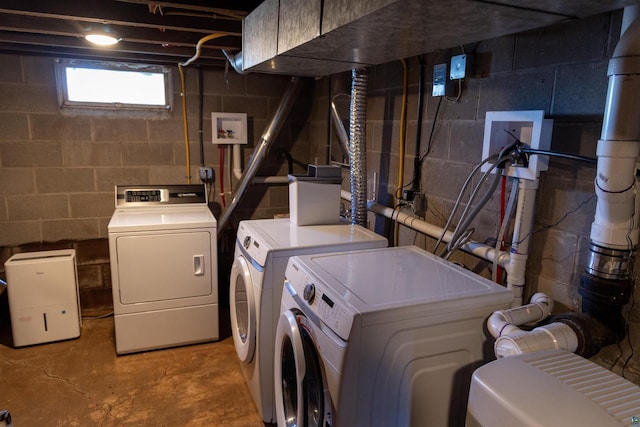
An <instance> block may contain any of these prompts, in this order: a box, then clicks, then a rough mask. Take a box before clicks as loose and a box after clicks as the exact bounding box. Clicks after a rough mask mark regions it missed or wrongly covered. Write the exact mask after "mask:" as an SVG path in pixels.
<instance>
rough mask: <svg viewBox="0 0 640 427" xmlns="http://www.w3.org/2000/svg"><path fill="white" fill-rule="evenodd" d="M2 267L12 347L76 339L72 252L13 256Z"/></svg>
mask: <svg viewBox="0 0 640 427" xmlns="http://www.w3.org/2000/svg"><path fill="white" fill-rule="evenodd" d="M4 267H5V271H6V272H7V291H8V295H7V297H8V299H9V312H10V316H11V331H12V333H13V345H14V346H16V347H22V346H25V345H31V344H40V343H45V342H51V341H60V340H65V339H71V338H78V337H79V336H80V328H81V326H82V319H81V317H80V298H79V294H78V274H77V272H76V251H75V250H73V249H63V250H57V251H43V252H27V253H20V254H15V255H13V256H12V257H11V258H9V259H8V260H7V262H5V264H4Z"/></svg>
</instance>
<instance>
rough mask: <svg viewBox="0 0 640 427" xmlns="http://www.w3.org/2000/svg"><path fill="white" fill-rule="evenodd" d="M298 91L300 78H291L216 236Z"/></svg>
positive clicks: (287, 112)
mask: <svg viewBox="0 0 640 427" xmlns="http://www.w3.org/2000/svg"><path fill="white" fill-rule="evenodd" d="M299 90H300V78H298V77H292V78H291V81H290V82H289V87H288V88H287V90H286V92H285V93H284V96H283V97H282V100H281V101H280V105H278V109H277V110H276V112H275V114H274V116H273V118H272V119H271V122H270V123H269V125H268V126H267V128H266V129H265V130H264V132H263V133H262V137H261V138H260V142H259V143H258V146H257V147H256V149H255V151H254V152H253V155H252V156H251V159H250V160H249V165H248V166H247V167H246V168H245V170H244V172H243V174H242V177H241V178H240V182H238V186H237V189H236V193H235V195H234V196H233V200H231V203H230V204H229V206H228V207H227V209H226V210H225V211H224V212H223V213H222V217H221V218H220V219H219V220H218V236H219V235H221V233H222V230H223V229H224V227H225V225H226V224H227V222H228V221H229V218H230V217H231V215H232V214H233V212H234V211H235V210H236V208H237V207H238V203H240V200H242V197H243V196H244V193H245V191H246V189H247V187H248V186H249V184H250V183H251V181H252V180H253V178H254V177H255V175H256V173H257V172H258V169H260V166H261V165H262V163H263V161H264V159H265V158H266V157H267V153H268V152H269V149H270V148H271V144H272V142H273V140H274V139H275V138H276V136H277V135H278V133H279V132H280V129H281V128H282V124H283V123H284V120H285V119H286V118H287V115H288V114H289V111H290V110H291V107H292V106H293V104H294V102H295V101H296V99H297V95H298V92H299Z"/></svg>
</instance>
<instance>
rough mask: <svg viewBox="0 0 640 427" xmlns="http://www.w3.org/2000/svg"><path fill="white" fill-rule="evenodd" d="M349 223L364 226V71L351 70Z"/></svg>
mask: <svg viewBox="0 0 640 427" xmlns="http://www.w3.org/2000/svg"><path fill="white" fill-rule="evenodd" d="M349 133H350V144H349V147H350V150H349V151H350V158H349V162H350V163H349V164H350V166H351V175H350V178H351V223H352V224H358V225H362V226H364V227H366V226H367V71H366V70H365V69H354V70H352V71H351V106H350V117H349Z"/></svg>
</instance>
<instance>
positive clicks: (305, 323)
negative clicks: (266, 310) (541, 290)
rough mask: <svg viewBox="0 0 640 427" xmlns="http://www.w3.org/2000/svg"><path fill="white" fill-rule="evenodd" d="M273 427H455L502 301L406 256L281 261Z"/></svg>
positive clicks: (455, 270)
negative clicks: (282, 282) (491, 320)
mask: <svg viewBox="0 0 640 427" xmlns="http://www.w3.org/2000/svg"><path fill="white" fill-rule="evenodd" d="M285 275H286V280H285V286H284V290H283V293H282V301H281V315H280V319H279V321H278V325H277V329H276V341H275V359H274V360H275V361H274V382H275V402H276V418H277V422H278V426H282V427H284V426H297V427H309V426H322V427H327V426H332V427H344V426H348V427H353V426H367V427H368V426H416V427H422V426H463V425H464V414H465V409H466V402H467V394H468V390H469V384H470V381H471V375H472V372H473V370H474V369H475V368H476V367H478V365H480V364H482V363H483V362H485V361H487V359H488V357H489V355H487V354H485V349H486V345H485V343H486V335H485V333H484V328H483V326H484V320H485V319H486V318H487V317H488V316H489V315H490V314H491V313H492V312H494V311H495V310H501V309H506V308H508V307H509V306H510V304H511V301H512V299H513V294H512V293H511V291H509V290H507V289H505V288H503V287H502V286H499V285H497V284H495V283H493V282H491V281H489V280H486V279H484V278H482V277H480V276H478V275H476V274H474V273H472V272H469V271H467V270H465V269H463V268H461V267H459V266H457V265H455V264H452V263H450V262H448V261H445V260H443V259H442V258H438V257H436V256H434V255H432V254H430V253H428V252H426V251H424V250H422V249H419V248H417V247H413V246H405V247H395V248H385V249H376V250H367V251H358V252H344V253H333V254H318V255H305V256H296V257H292V258H291V259H290V260H289V264H288V266H287V269H286V273H285Z"/></svg>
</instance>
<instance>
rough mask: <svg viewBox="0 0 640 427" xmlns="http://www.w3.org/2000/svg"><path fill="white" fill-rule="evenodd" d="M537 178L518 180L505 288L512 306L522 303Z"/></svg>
mask: <svg viewBox="0 0 640 427" xmlns="http://www.w3.org/2000/svg"><path fill="white" fill-rule="evenodd" d="M537 190H538V180H528V179H521V180H519V182H518V205H517V210H516V218H515V222H514V230H513V236H512V239H511V240H512V241H511V253H510V256H509V265H507V266H505V269H506V270H507V288H508V289H511V290H512V291H513V295H514V300H513V303H512V304H511V306H512V307H517V306H520V305H522V294H523V289H524V285H525V270H526V267H527V259H528V258H529V241H530V237H531V231H532V229H533V215H534V212H535V200H536V192H537Z"/></svg>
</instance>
